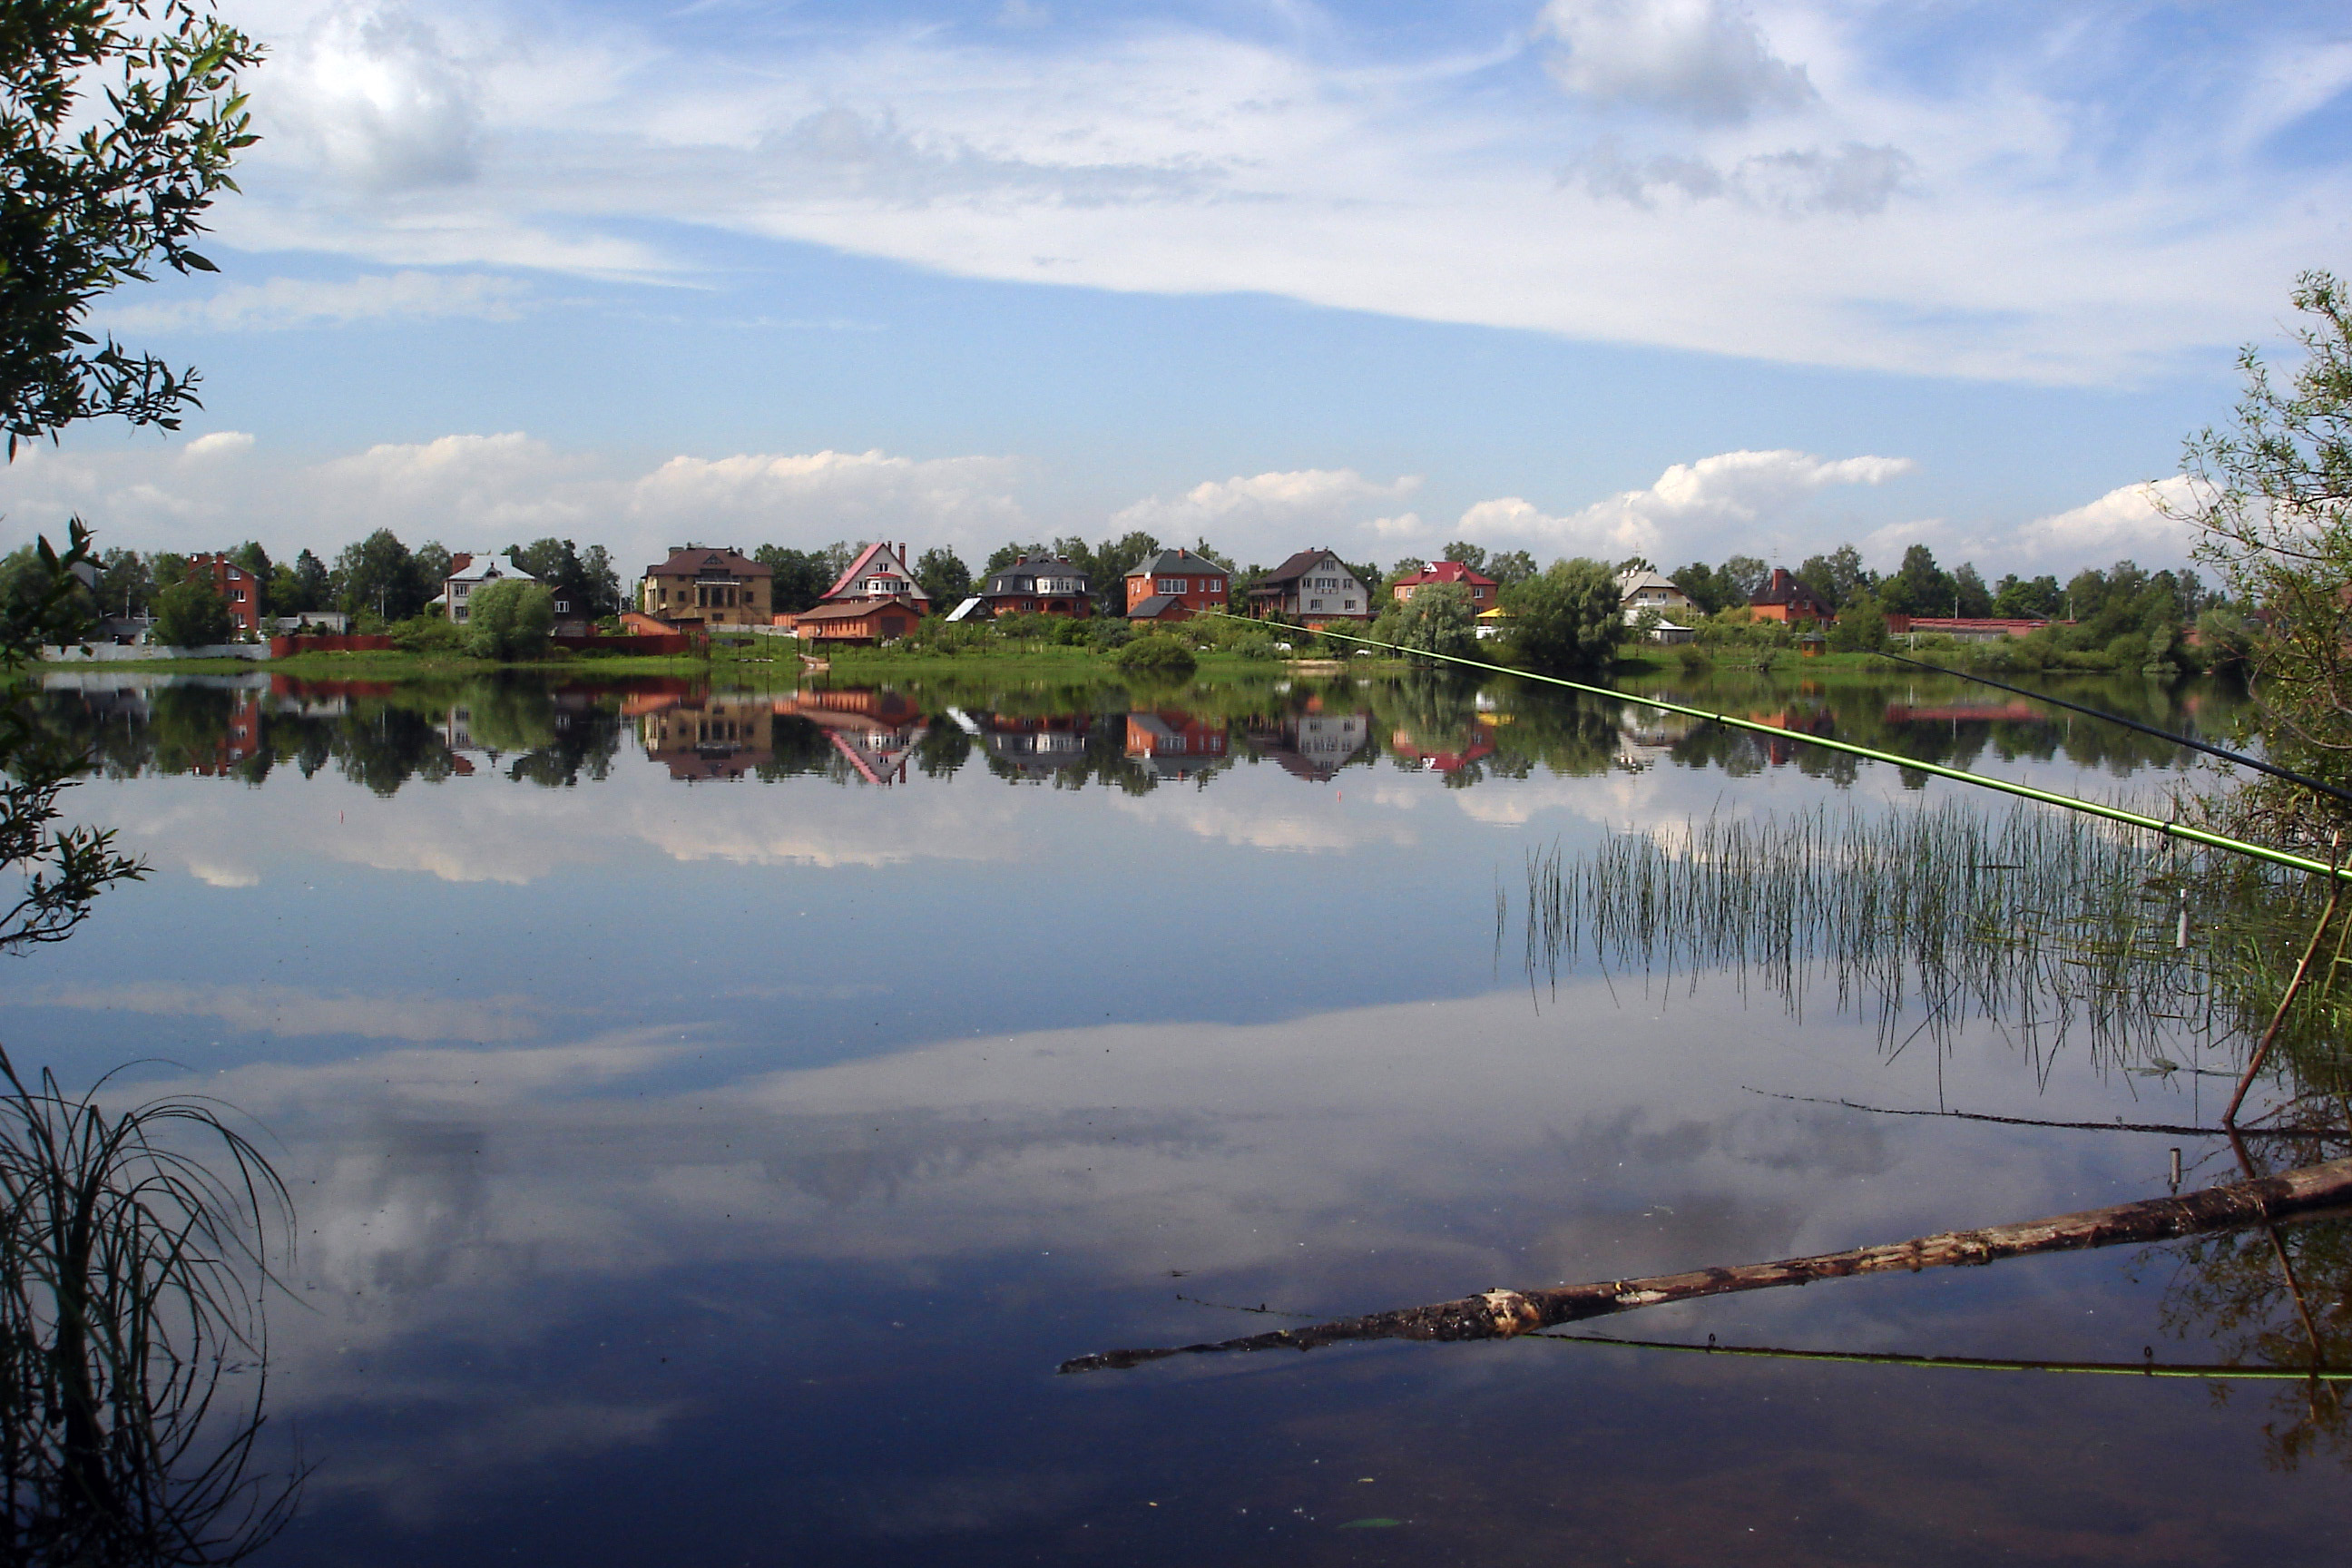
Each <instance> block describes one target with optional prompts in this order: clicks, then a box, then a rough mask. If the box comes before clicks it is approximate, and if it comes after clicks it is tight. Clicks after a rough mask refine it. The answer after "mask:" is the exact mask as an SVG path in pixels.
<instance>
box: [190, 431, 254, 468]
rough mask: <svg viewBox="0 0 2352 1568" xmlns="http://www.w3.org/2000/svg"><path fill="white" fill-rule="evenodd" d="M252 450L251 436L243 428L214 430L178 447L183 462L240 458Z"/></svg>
mask: <svg viewBox="0 0 2352 1568" xmlns="http://www.w3.org/2000/svg"><path fill="white" fill-rule="evenodd" d="M252 450H253V437H252V436H251V435H250V434H248V433H247V432H246V431H243V430H215V431H213V432H211V433H210V434H209V435H204V436H199V437H196V438H195V439H194V440H193V441H191V442H189V443H188V444H187V445H186V446H184V447H181V448H180V458H181V460H182V461H183V462H209V461H217V460H219V459H222V458H241V457H243V456H244V455H245V454H246V453H247V452H250V451H252Z"/></svg>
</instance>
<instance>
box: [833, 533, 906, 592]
mask: <svg viewBox="0 0 2352 1568" xmlns="http://www.w3.org/2000/svg"><path fill="white" fill-rule="evenodd" d="M877 556H887V557H888V558H889V570H890V574H891V575H893V576H896V577H904V578H905V579H906V580H907V596H908V598H913V599H920V600H921V601H922V602H923V603H925V604H927V605H928V604H929V603H930V602H931V596H930V595H929V594H926V593H924V592H923V585H922V584H920V583H918V582H916V581H915V569H914V568H913V567H912V566H909V565H908V564H907V558H906V557H905V556H903V555H901V554H899V553H898V546H897V545H895V544H892V543H890V542H888V541H887V540H885V541H882V542H878V543H874V544H869V545H867V546H866V548H865V549H863V550H861V551H859V552H857V559H856V560H855V561H853V562H851V563H849V570H848V571H846V572H844V573H843V574H841V578H840V581H838V582H836V583H835V584H834V585H833V586H832V587H830V588H827V589H826V590H825V591H824V596H825V597H826V598H828V599H838V598H854V597H856V596H857V595H852V594H851V593H850V592H849V585H850V584H852V583H855V582H856V581H857V579H859V578H860V577H863V576H864V575H866V572H867V571H868V570H869V569H870V568H871V567H872V566H873V564H874V563H875V558H876V557H877Z"/></svg>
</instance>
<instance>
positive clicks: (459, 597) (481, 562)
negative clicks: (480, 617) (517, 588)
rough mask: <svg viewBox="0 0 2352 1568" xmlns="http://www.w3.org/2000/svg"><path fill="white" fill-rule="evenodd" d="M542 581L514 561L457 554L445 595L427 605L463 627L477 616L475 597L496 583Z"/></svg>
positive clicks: (446, 579) (443, 589) (444, 582)
mask: <svg viewBox="0 0 2352 1568" xmlns="http://www.w3.org/2000/svg"><path fill="white" fill-rule="evenodd" d="M538 581H539V579H538V578H536V577H534V576H532V575H531V574H530V573H528V572H526V571H524V570H523V569H522V568H521V567H520V566H518V565H516V564H515V563H513V562H511V561H505V560H501V559H500V558H499V557H498V556H496V555H472V554H457V555H452V556H451V557H449V574H448V575H447V576H446V577H444V578H442V579H441V592H440V593H439V594H438V595H435V596H434V597H433V598H432V599H431V600H430V601H428V602H427V603H426V605H425V608H426V609H428V610H429V609H431V608H432V607H433V606H434V605H440V606H441V608H442V611H443V613H444V614H446V616H448V617H449V624H450V625H451V626H464V625H465V624H466V622H467V619H468V617H470V616H472V614H473V599H474V595H477V594H478V593H480V592H481V591H482V590H483V589H484V588H487V587H488V586H489V585H490V584H493V583H509V582H511V583H536V582H538Z"/></svg>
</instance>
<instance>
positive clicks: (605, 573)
mask: <svg viewBox="0 0 2352 1568" xmlns="http://www.w3.org/2000/svg"><path fill="white" fill-rule="evenodd" d="M571 585H572V587H574V588H576V589H578V590H579V591H580V593H581V594H582V595H583V596H584V597H585V598H586V599H587V601H588V609H587V613H588V615H589V616H590V617H591V618H593V619H596V620H602V619H604V617H605V616H617V615H619V614H620V613H621V611H622V610H623V609H624V608H625V605H623V603H622V600H621V574H620V572H619V571H618V570H617V569H616V568H615V567H614V564H613V552H611V551H609V550H607V549H605V548H604V546H603V545H601V544H592V545H590V546H589V547H588V548H587V549H585V550H583V551H582V552H580V575H579V577H578V579H577V580H576V581H574V582H573V583H572V584H571ZM770 602H771V603H773V602H774V596H773V595H770ZM600 776H601V775H600Z"/></svg>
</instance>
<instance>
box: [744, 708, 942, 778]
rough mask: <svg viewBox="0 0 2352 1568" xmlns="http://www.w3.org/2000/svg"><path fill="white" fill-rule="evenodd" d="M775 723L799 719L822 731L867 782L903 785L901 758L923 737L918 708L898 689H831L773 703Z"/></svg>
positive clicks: (904, 772) (904, 775) (904, 761)
mask: <svg viewBox="0 0 2352 1568" xmlns="http://www.w3.org/2000/svg"><path fill="white" fill-rule="evenodd" d="M775 714H776V717H778V718H780V719H787V718H789V719H803V720H806V721H808V722H810V723H812V724H814V725H816V726H817V727H818V728H820V729H822V730H823V731H824V732H825V739H827V740H828V741H830V742H832V743H833V748H834V750H835V751H836V752H840V753H841V755H842V756H843V757H844V758H845V759H846V760H847V762H848V763H849V765H850V766H851V767H852V768H854V769H856V772H857V774H858V776H859V777H860V778H863V779H864V780H865V781H866V783H867V784H904V783H905V782H906V780H907V759H908V757H910V756H912V755H913V754H914V750H915V745H916V742H919V741H920V740H921V739H922V738H923V731H924V729H925V725H924V723H923V710H921V709H920V708H919V707H917V706H916V705H915V703H914V701H913V700H911V699H910V698H908V696H907V695H906V694H905V693H904V692H900V691H883V690H877V689H873V688H870V687H869V688H863V689H858V688H836V689H830V690H824V691H796V692H794V693H793V695H792V696H790V697H786V698H782V699H779V700H777V702H776V704H775Z"/></svg>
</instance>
